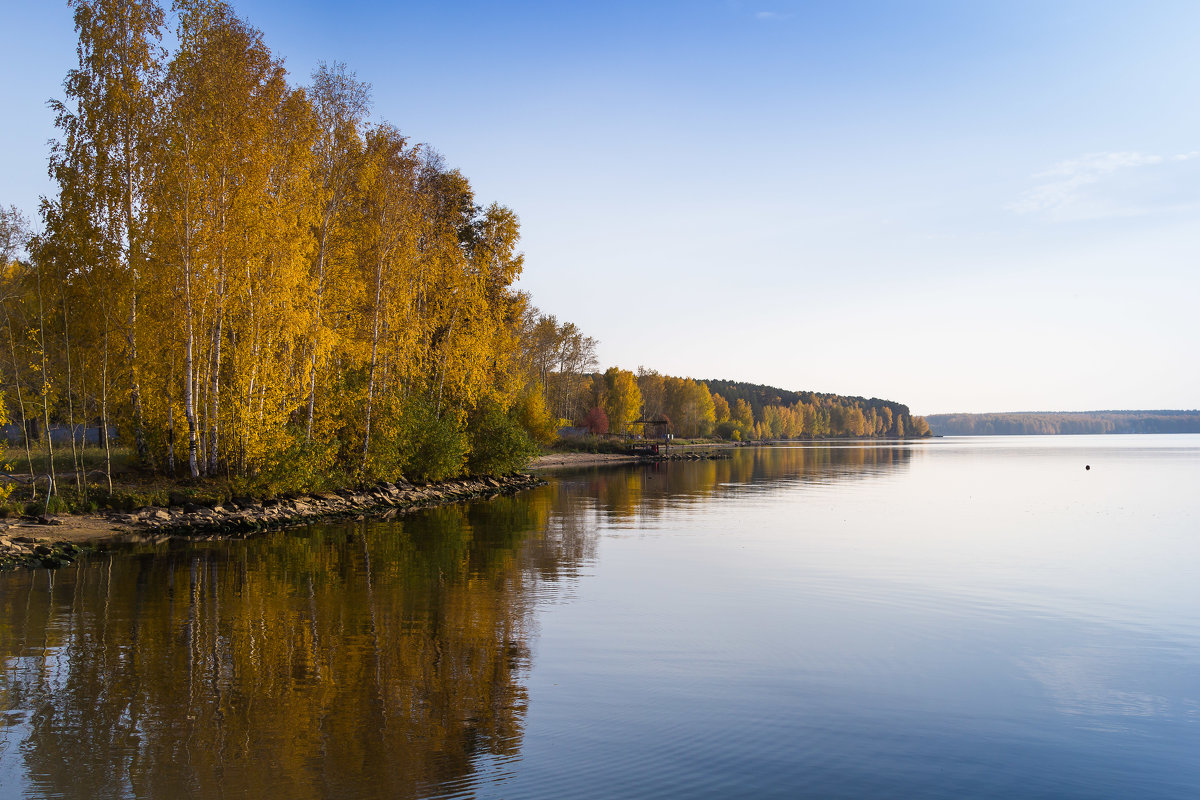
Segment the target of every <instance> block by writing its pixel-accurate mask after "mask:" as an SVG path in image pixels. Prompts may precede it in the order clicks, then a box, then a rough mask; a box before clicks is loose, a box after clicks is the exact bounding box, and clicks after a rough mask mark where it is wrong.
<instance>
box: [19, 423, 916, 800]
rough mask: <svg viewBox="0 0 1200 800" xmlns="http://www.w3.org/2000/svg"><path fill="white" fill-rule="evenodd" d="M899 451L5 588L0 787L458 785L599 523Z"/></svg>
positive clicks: (519, 504)
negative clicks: (540, 614) (542, 607)
mask: <svg viewBox="0 0 1200 800" xmlns="http://www.w3.org/2000/svg"><path fill="white" fill-rule="evenodd" d="M910 455H911V451H909V450H908V449H906V448H904V447H902V446H894V447H891V446H871V447H863V448H837V447H806V448H772V449H756V450H753V451H751V450H745V451H741V452H739V453H738V454H737V457H736V458H734V459H732V460H728V461H714V462H684V463H669V464H663V465H659V466H657V467H637V468H629V469H609V470H593V471H587V472H581V473H574V474H570V475H565V476H562V478H561V479H560V480H556V481H554V482H553V483H552V484H551V485H550V486H546V487H543V488H541V489H538V490H535V491H533V492H527V493H525V494H522V495H520V496H517V497H511V498H498V499H495V500H492V501H490V502H479V503H472V504H463V505H456V506H449V507H444V508H438V509H430V510H426V511H423V512H419V513H414V514H411V515H408V516H406V517H403V518H402V519H400V520H398V521H395V522H391V523H387V522H371V521H368V522H360V523H347V524H339V525H322V526H314V527H311V528H305V529H298V530H294V531H288V532H282V533H276V534H272V535H266V536H261V537H257V538H252V539H249V540H245V541H231V542H202V543H186V542H168V543H162V544H158V545H141V546H137V547H134V548H132V550H131V551H130V552H114V553H113V554H112V555H111V556H109V555H101V556H96V557H93V558H91V559H89V560H86V561H84V562H82V563H81V564H79V565H77V566H76V567H72V568H67V569H63V570H59V571H57V572H54V573H51V572H47V571H41V570H39V571H29V572H18V573H10V574H7V575H3V576H0V658H2V659H3V663H4V672H3V679H2V683H0V710H2V711H3V717H2V718H0V722H2V725H3V727H2V728H0V779H3V780H4V781H5V783H8V782H9V779H10V778H13V776H20V778H19V780H20V781H22V782H23V784H24V791H25V792H26V793H27V794H30V795H32V796H56V797H67V798H70V797H101V796H103V797H121V796H138V797H171V796H181V797H190V796H203V797H208V796H244V795H256V796H257V795H261V796H270V797H290V798H310V797H311V798H316V797H331V796H333V797H401V798H402V797H417V796H421V795H423V794H428V793H431V792H441V791H447V790H449V789H451V788H453V787H459V788H468V787H469V786H470V785H472V783H473V782H474V781H476V780H478V779H479V775H480V771H481V770H483V769H484V768H485V767H486V768H488V769H492V770H500V771H501V772H503V770H504V769H506V768H510V767H511V766H512V762H513V761H514V760H515V759H516V757H517V756H518V754H519V750H520V746H521V738H522V725H523V723H524V717H525V711H526V707H527V703H528V699H527V697H526V691H525V687H524V684H523V677H524V675H525V673H526V672H527V670H528V667H529V664H530V640H531V636H532V628H533V623H534V608H535V605H536V603H537V602H538V601H539V599H541V598H543V597H548V596H551V595H553V592H546V591H542V587H543V585H545V586H546V588H548V589H553V588H554V587H557V588H558V589H561V585H560V584H561V583H562V582H563V581H571V580H574V579H575V578H576V577H577V576H578V575H579V573H580V568H581V566H583V565H585V564H587V563H589V562H591V561H593V560H594V558H595V552H596V524H595V521H596V516H597V514H607V515H611V516H613V517H615V518H618V519H635V518H636V517H637V516H638V515H657V514H662V513H664V511H665V509H667V508H668V507H671V506H677V505H679V504H703V503H707V502H712V501H714V500H715V499H718V498H725V497H729V496H731V495H736V493H737V492H739V491H743V490H744V491H762V490H769V489H770V487H773V486H774V487H778V486H781V485H794V484H795V483H796V482H801V483H805V482H821V481H827V480H839V479H843V478H850V477H853V478H858V477H864V476H868V475H870V474H872V473H873V472H876V471H880V470H888V469H894V468H896V467H897V466H899V465H903V464H904V463H905V462H906V461H907V459H908V458H909V457H910ZM438 787H440V788H438Z"/></svg>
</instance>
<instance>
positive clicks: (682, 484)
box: [558, 442, 920, 519]
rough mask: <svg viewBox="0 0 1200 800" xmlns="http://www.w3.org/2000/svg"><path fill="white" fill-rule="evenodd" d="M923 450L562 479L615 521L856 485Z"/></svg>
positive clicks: (807, 450)
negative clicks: (732, 499) (746, 497)
mask: <svg viewBox="0 0 1200 800" xmlns="http://www.w3.org/2000/svg"><path fill="white" fill-rule="evenodd" d="M919 447H920V444H919V443H917V444H915V445H914V444H913V443H900V442H892V443H888V442H885V443H872V442H863V443H837V444H827V443H816V444H809V445H796V446H781V447H755V448H743V449H740V450H738V451H737V452H736V457H734V458H730V459H723V460H717V461H684V462H678V461H676V462H670V461H665V462H659V463H656V464H651V465H647V466H645V467H640V468H636V469H628V470H613V469H611V468H597V469H590V470H586V469H585V470H579V471H575V472H571V473H565V474H561V475H559V476H558V479H559V480H560V481H561V482H562V483H563V484H565V485H567V486H569V487H570V489H571V491H573V492H576V493H578V494H581V495H583V496H586V497H590V498H594V502H595V506H596V507H597V508H599V509H602V510H603V511H604V512H605V513H606V514H607V515H609V516H610V517H612V518H616V519H622V518H633V517H635V516H637V517H642V518H654V517H660V516H662V515H663V514H664V513H665V512H666V511H667V510H668V509H677V508H680V507H686V506H695V505H701V504H704V503H706V502H709V501H712V500H714V499H716V498H727V497H729V496H730V495H731V494H742V493H747V492H753V493H757V494H764V493H772V492H780V491H789V490H792V489H795V488H797V487H804V486H813V485H827V484H831V483H837V482H843V481H858V480H864V479H870V478H872V477H878V476H880V475H885V474H888V473H892V472H895V471H896V470H900V469H905V468H907V467H908V466H909V464H910V463H911V460H912V458H913V454H914V452H919V450H918V449H915V448H919Z"/></svg>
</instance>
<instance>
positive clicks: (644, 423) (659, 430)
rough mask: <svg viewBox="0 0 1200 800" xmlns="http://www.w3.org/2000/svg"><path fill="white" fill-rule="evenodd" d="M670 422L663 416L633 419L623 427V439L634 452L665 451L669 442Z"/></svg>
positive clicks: (656, 453) (652, 453)
mask: <svg viewBox="0 0 1200 800" xmlns="http://www.w3.org/2000/svg"><path fill="white" fill-rule="evenodd" d="M670 429H671V422H670V420H668V419H666V418H665V417H658V418H656V419H646V418H644V417H643V418H642V419H635V420H633V421H632V422H630V423H629V424H628V425H627V426H626V427H625V441H626V442H627V443H628V445H629V447H630V449H631V450H633V451H634V452H644V453H649V454H651V455H659V454H660V453H665V452H666V450H667V448H668V447H670V444H671V433H670Z"/></svg>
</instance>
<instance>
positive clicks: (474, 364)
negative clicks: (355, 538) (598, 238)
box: [3, 0, 595, 483]
mask: <svg viewBox="0 0 1200 800" xmlns="http://www.w3.org/2000/svg"><path fill="white" fill-rule="evenodd" d="M70 4H71V6H72V7H73V9H74V14H75V24H76V28H77V31H78V34H79V43H78V48H77V52H78V66H77V67H76V68H75V69H73V70H71V72H70V73H69V74H68V76H67V79H66V81H65V84H64V85H65V95H66V98H65V100H63V101H61V102H57V103H55V104H54V105H55V109H56V112H57V124H58V127H59V130H60V133H61V136H60V139H59V140H58V141H57V142H56V143H54V145H53V149H52V154H51V160H50V172H51V175H52V177H53V178H54V180H55V182H56V184H57V187H58V188H57V194H56V195H55V196H54V197H52V198H49V199H47V200H45V201H44V203H43V208H42V216H43V229H44V230H43V233H42V234H41V235H39V236H38V237H36V238H35V239H34V240H33V241H32V243H31V244H30V245H29V256H30V258H29V260H28V261H26V262H19V263H14V262H13V259H12V257H11V256H12V254H11V253H9V252H6V253H5V259H4V263H5V264H6V265H10V266H8V267H7V268H6V273H5V274H4V276H3V281H4V287H3V291H4V295H3V300H4V312H5V322H6V324H7V326H8V329H9V333H10V334H11V339H12V342H11V344H12V346H11V347H10V348H8V349H9V350H10V356H11V358H10V359H8V360H10V361H11V362H12V363H11V370H12V372H13V373H14V376H13V377H14V383H15V384H16V385H17V386H23V387H24V391H25V394H26V395H27V396H24V397H22V398H20V399H17V398H12V399H11V402H10V404H12V405H15V406H16V407H17V408H18V409H19V410H20V411H21V412H22V413H24V412H25V411H26V410H27V409H32V408H35V407H37V406H36V403H37V402H38V401H40V400H43V399H44V400H45V403H44V404H43V406H42V407H43V408H44V409H45V416H46V422H47V423H48V422H49V417H50V416H52V415H53V416H55V417H56V419H58V420H60V421H62V422H66V423H68V424H71V425H76V424H77V423H78V422H79V421H81V420H84V419H87V420H95V421H99V422H100V423H101V425H102V427H104V428H105V429H107V427H108V425H110V424H115V425H117V426H118V427H119V430H120V432H121V436H122V438H123V439H125V440H126V441H128V442H130V443H131V444H132V445H133V447H134V448H135V450H136V454H137V458H138V459H139V460H140V461H141V463H142V464H144V465H145V466H147V467H150V468H154V469H157V470H160V471H165V472H167V473H171V474H177V475H190V476H192V477H199V476H202V475H210V476H211V475H227V476H255V475H265V474H271V473H280V472H283V471H287V472H289V473H291V474H292V475H301V474H305V473H306V474H311V475H316V474H318V473H328V472H330V471H339V472H340V473H342V474H349V475H352V476H355V477H358V478H364V479H365V478H372V477H386V476H389V475H394V474H399V473H405V474H408V475H409V476H410V477H417V478H421V477H428V478H436V477H442V476H445V475H450V474H454V473H456V472H459V471H461V470H463V469H471V470H475V471H490V470H492V469H496V468H503V467H504V466H507V465H508V463H509V462H508V461H503V459H501V461H502V462H503V463H501V462H496V460H495V457H497V456H501V455H503V456H514V455H516V456H519V455H521V454H527V453H528V450H529V447H528V437H526V436H525V434H524V433H523V432H522V430H521V428H520V426H519V425H518V424H517V423H518V422H519V419H518V418H519V417H521V415H522V414H524V416H525V417H526V418H532V419H534V420H535V422H536V421H538V420H540V422H541V424H542V434H543V435H544V429H545V428H546V427H547V426H548V425H547V423H546V420H545V419H543V418H544V417H546V416H547V415H546V414H545V413H544V409H543V410H542V412H539V409H538V408H537V407H536V406H537V403H536V401H533V402H532V403H531V401H530V399H529V398H530V397H531V396H534V395H538V394H545V395H548V396H549V397H550V399H551V402H552V403H555V404H560V405H561V408H562V410H563V411H564V412H569V411H570V410H571V409H570V407H569V405H562V404H565V403H568V400H567V399H566V398H568V397H569V396H570V394H571V393H570V392H569V391H568V390H567V388H564V387H559V386H558V385H557V383H558V382H559V381H558V380H557V379H556V378H550V377H548V376H549V374H550V372H551V371H553V372H554V373H556V374H563V373H564V372H566V371H569V370H570V369H577V368H579V367H581V366H583V367H586V366H588V364H589V363H590V361H589V359H594V355H593V354H594V348H595V344H594V342H593V341H592V340H588V339H584V338H581V337H579V335H578V332H576V331H573V330H572V331H563V330H560V328H565V327H568V326H558V325H557V323H553V318H551V321H552V325H551V327H553V328H555V336H552V337H550V338H551V339H553V340H554V341H553V342H551V343H550V344H548V345H547V346H548V347H550V348H551V350H552V351H553V352H552V357H553V359H554V361H553V364H551V362H550V361H549V360H548V359H549V358H550V357H551V355H547V356H546V358H544V359H542V360H541V361H539V362H537V366H538V367H540V368H541V369H542V371H541V372H535V371H534V370H533V369H531V367H530V362H529V361H528V359H523V358H521V354H522V347H521V346H520V345H521V341H522V338H523V336H525V331H524V328H525V327H527V326H528V325H529V323H530V320H531V316H532V318H533V319H534V320H535V321H534V323H533V328H534V329H537V328H538V324H537V322H536V314H535V313H533V312H531V310H530V309H529V308H528V299H527V298H526V297H525V296H524V295H522V294H521V293H519V292H517V291H516V290H515V289H514V288H513V282H514V280H515V279H516V278H517V276H518V275H519V274H520V272H521V268H522V256H521V254H520V253H519V252H518V250H517V242H518V236H519V223H518V219H517V217H516V215H515V214H514V213H513V212H512V211H511V210H510V209H508V208H505V207H503V206H500V205H497V204H492V205H489V206H486V207H485V206H482V205H481V204H479V203H478V202H477V200H476V197H475V195H474V192H473V190H472V188H471V185H470V183H469V181H468V180H467V179H466V177H464V176H463V175H462V174H461V173H460V172H458V171H457V170H454V169H450V168H448V167H447V166H446V165H445V163H444V162H443V160H442V159H441V157H440V156H439V155H438V154H437V153H436V152H435V151H433V150H432V149H430V148H429V147H427V146H425V145H420V144H415V143H412V142H410V141H409V140H408V139H407V138H406V137H405V136H404V135H403V134H402V133H401V132H400V131H399V130H398V129H397V128H395V127H393V126H391V125H388V124H371V123H370V122H369V121H368V112H369V108H370V98H369V87H367V86H366V85H365V84H363V83H361V82H359V81H358V80H356V78H355V76H354V75H353V73H351V72H350V71H349V70H347V69H346V67H345V66H343V65H322V66H320V67H319V68H318V69H317V70H316V72H315V73H314V74H313V75H312V79H311V82H310V83H309V85H307V86H294V85H292V84H291V83H289V80H288V75H287V72H286V71H285V69H284V66H283V63H282V62H281V61H280V60H279V59H278V58H276V57H275V56H274V55H273V54H272V53H271V51H270V50H269V49H268V47H267V46H266V44H265V42H264V40H263V35H262V33H261V32H259V31H258V30H256V29H255V28H253V27H252V26H250V25H249V24H248V23H246V22H245V21H244V20H242V19H239V18H238V17H237V16H236V14H235V13H234V11H233V9H232V8H231V7H230V6H228V5H226V4H225V3H222V2H219V0H176V2H175V3H174V5H173V8H174V13H173V15H172V19H171V20H168V16H167V15H166V14H165V13H164V10H163V8H162V7H161V6H160V5H158V3H157V2H155V0H71V3H70ZM169 22H171V23H172V24H173V26H174V31H173V35H172V36H170V37H168V38H170V40H171V41H172V42H173V43H174V49H173V51H171V52H169V53H168V52H166V51H165V50H164V49H163V43H164V33H165V32H166V30H167V27H168V23H169ZM34 330H36V335H33V334H31V331H34ZM6 335H7V334H6ZM6 344H8V342H6ZM572 348H574V349H572ZM548 353H550V351H548ZM534 384H536V387H537V390H536V391H534V390H533V389H531V388H530V387H531V385H534ZM545 384H548V388H546V389H543V385H545ZM31 401H32V402H31ZM531 405H532V407H531ZM539 413H541V417H539ZM482 430H486V431H488V437H487V439H486V441H484V440H482V439H480V438H479V437H478V436H473V435H472V432H473V431H482ZM509 460H510V461H511V460H512V459H509ZM517 460H519V459H517ZM514 463H515V462H514ZM300 482H301V483H304V481H303V480H301V481H300Z"/></svg>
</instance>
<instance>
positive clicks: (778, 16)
mask: <svg viewBox="0 0 1200 800" xmlns="http://www.w3.org/2000/svg"><path fill="white" fill-rule="evenodd" d="M791 16H792V15H791V14H782V13H780V12H778V11H755V12H754V18H755V19H761V20H770V21H778V20H785V19H791Z"/></svg>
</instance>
